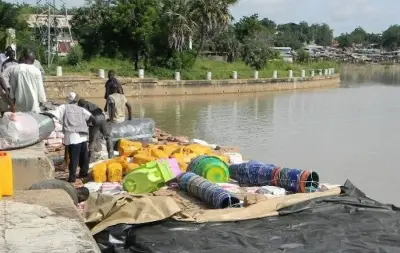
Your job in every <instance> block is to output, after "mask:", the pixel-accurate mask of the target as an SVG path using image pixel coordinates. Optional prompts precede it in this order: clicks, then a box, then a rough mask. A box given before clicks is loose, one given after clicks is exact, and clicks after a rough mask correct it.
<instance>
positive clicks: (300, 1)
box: [9, 0, 400, 36]
mask: <svg viewBox="0 0 400 253" xmlns="http://www.w3.org/2000/svg"><path fill="white" fill-rule="evenodd" d="M18 1H19V3H22V2H26V3H29V4H35V3H36V0H9V2H14V3H16V2H18ZM43 1H44V0H42V2H43ZM57 2H60V0H57ZM65 2H67V3H68V5H69V6H79V5H82V4H83V2H84V0H65ZM399 9H400V1H399V0H381V1H377V0H239V3H238V4H237V5H236V6H234V7H232V14H233V16H234V17H235V19H236V20H239V19H240V17H242V16H250V15H252V14H255V13H258V15H259V17H260V18H264V17H267V18H269V19H271V20H273V21H275V22H276V23H278V24H280V23H288V22H294V23H298V22H300V21H306V22H308V23H327V24H329V26H330V27H331V28H332V29H334V35H335V36H337V35H340V34H341V33H344V32H351V31H353V30H354V29H355V28H356V27H358V26H362V27H363V28H364V29H365V30H366V31H367V32H374V33H380V32H382V31H384V30H386V29H387V28H388V27H389V26H390V25H393V24H400V15H398V10H399Z"/></svg>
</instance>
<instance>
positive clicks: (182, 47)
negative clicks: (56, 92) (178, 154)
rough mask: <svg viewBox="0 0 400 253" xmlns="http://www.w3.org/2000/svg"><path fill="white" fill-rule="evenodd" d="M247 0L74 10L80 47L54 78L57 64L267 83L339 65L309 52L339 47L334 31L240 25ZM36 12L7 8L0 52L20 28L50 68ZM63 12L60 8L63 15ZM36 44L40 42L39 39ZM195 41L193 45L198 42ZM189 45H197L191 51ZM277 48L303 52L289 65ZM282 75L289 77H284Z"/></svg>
mask: <svg viewBox="0 0 400 253" xmlns="http://www.w3.org/2000/svg"><path fill="white" fill-rule="evenodd" d="M238 1H239V0H135V1H134V0H115V1H105V0H95V1H90V2H89V1H88V2H87V3H86V4H85V5H83V6H82V7H79V8H75V9H71V10H69V13H70V14H72V15H74V17H73V19H72V20H71V22H70V23H71V26H72V32H73V37H74V38H75V39H77V40H78V42H79V44H78V45H76V46H74V48H73V50H72V51H71V53H70V54H69V56H68V57H67V58H66V59H64V58H62V57H57V56H56V57H54V59H53V62H52V66H51V68H50V69H48V73H50V74H51V73H54V72H55V66H57V65H61V66H63V67H64V70H65V71H64V72H65V73H68V72H75V73H76V72H77V73H79V74H89V73H93V72H97V69H99V68H102V69H106V70H107V69H116V70H117V73H118V74H119V75H120V76H135V75H136V74H137V70H138V69H140V68H144V69H145V71H146V76H150V77H158V78H161V79H165V78H167V79H168V78H172V77H173V73H174V72H176V71H179V72H181V73H182V79H204V78H205V75H206V72H207V71H212V72H213V78H214V79H218V78H229V77H230V76H231V75H232V71H237V72H238V75H239V77H240V78H246V77H247V78H250V77H252V76H253V72H254V70H258V71H260V77H271V76H272V71H274V70H278V71H280V72H286V71H287V70H289V69H292V70H294V74H295V76H296V75H298V71H300V70H301V69H306V70H308V69H319V68H328V67H335V64H334V63H331V62H317V63H313V62H311V61H310V59H309V57H308V55H307V53H306V52H305V51H303V50H302V47H303V44H304V43H309V42H311V41H315V42H316V43H317V44H319V45H325V46H328V45H330V44H331V43H332V40H333V32H332V29H330V27H329V25H327V24H311V25H309V24H308V23H306V22H301V23H300V24H294V23H288V24H279V25H278V24H276V23H275V22H273V21H272V20H269V19H268V18H262V19H261V18H259V17H258V15H257V14H254V15H251V16H246V17H242V18H241V19H239V20H238V21H237V22H235V21H234V20H233V18H232V16H231V13H230V7H231V6H233V5H234V4H237V3H238ZM34 9H35V8H34V7H33V6H30V5H27V4H23V5H15V4H10V3H5V2H1V3H0V20H1V21H4V22H2V23H0V47H1V46H2V44H4V43H5V39H4V33H5V29H6V28H8V27H14V28H15V29H16V30H17V45H18V50H17V51H19V50H21V49H23V48H27V47H29V48H34V49H36V51H37V55H38V57H39V60H40V61H42V63H44V64H46V59H47V57H46V55H45V49H46V48H47V44H46V43H47V40H41V37H40V36H39V35H38V34H36V31H35V30H30V29H29V28H28V27H27V23H26V18H25V17H26V15H27V14H34V13H35V11H34ZM61 13H62V10H60V14H61ZM32 38H34V39H33V40H32ZM190 41H191V42H193V43H190ZM189 44H192V50H190V46H189ZM273 46H290V47H292V48H293V49H295V50H298V54H297V57H296V59H295V60H296V64H289V63H285V62H283V61H282V60H281V59H280V56H279V54H278V53H277V52H276V51H274V50H272V49H271V47H273ZM210 54H213V55H224V56H225V57H226V62H218V61H212V60H210V59H207V58H205V56H206V55H210ZM279 76H284V74H283V73H279Z"/></svg>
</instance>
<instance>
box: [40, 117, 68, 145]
mask: <svg viewBox="0 0 400 253" xmlns="http://www.w3.org/2000/svg"><path fill="white" fill-rule="evenodd" d="M53 121H54V126H55V127H54V131H53V132H51V134H50V136H49V137H48V138H47V139H46V140H44V143H45V144H46V147H47V149H48V150H50V151H54V150H57V149H59V148H61V147H62V145H63V139H64V134H63V132H62V130H63V129H62V125H61V124H60V122H59V121H58V120H57V119H55V118H53Z"/></svg>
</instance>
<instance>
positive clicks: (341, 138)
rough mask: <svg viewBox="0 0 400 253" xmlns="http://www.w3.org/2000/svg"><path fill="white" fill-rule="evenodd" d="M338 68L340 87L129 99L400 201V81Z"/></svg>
mask: <svg viewBox="0 0 400 253" xmlns="http://www.w3.org/2000/svg"><path fill="white" fill-rule="evenodd" d="M343 72H344V73H343V74H342V75H343V76H342V80H343V82H342V87H341V88H332V89H312V90H302V91H285V92H268V93H258V94H240V95H215V96H209V95H208V96H186V97H159V98H142V99H138V98H131V99H130V102H131V104H132V106H133V112H134V116H135V117H150V118H153V119H154V120H155V121H156V124H157V127H159V128H161V129H163V130H165V131H167V132H170V133H171V134H174V135H187V136H189V137H190V138H198V139H203V140H206V141H208V142H209V143H217V144H221V145H230V146H239V147H240V150H241V153H242V154H243V156H244V157H245V158H251V159H255V160H259V161H263V162H267V163H273V164H276V165H280V166H284V167H289V168H306V169H312V170H315V171H317V173H318V174H319V176H320V181H321V182H329V183H334V184H342V183H344V182H345V180H346V179H350V180H351V181H352V182H353V183H354V184H355V185H356V186H358V187H359V188H360V189H361V190H362V191H364V192H365V193H366V194H367V195H368V196H370V197H372V198H374V199H377V200H379V201H382V202H389V203H393V204H396V205H400V198H399V197H398V195H397V194H398V193H399V192H400V166H399V165H400V151H399V147H400V134H399V131H400V82H398V81H397V78H393V77H390V78H386V79H385V78H382V76H379V77H376V76H375V78H373V77H371V76H368V77H365V75H364V76H361V78H360V75H359V74H358V75H357V76H354V75H350V74H348V73H347V72H346V71H343ZM398 73H400V71H399V72H398ZM377 79H379V80H377ZM380 80H382V82H381V81H380ZM383 83H386V84H383ZM396 83H397V84H399V85H396ZM92 101H93V102H95V103H97V104H101V106H103V105H104V100H92Z"/></svg>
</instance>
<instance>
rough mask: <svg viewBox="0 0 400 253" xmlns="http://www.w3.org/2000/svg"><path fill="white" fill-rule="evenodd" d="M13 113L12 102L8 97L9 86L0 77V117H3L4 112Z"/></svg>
mask: <svg viewBox="0 0 400 253" xmlns="http://www.w3.org/2000/svg"><path fill="white" fill-rule="evenodd" d="M0 75H1V74H0ZM8 111H11V112H14V113H15V106H14V102H13V100H12V99H11V97H10V86H9V85H8V83H7V82H6V81H5V79H4V77H3V76H2V75H1V76H0V116H1V117H3V115H4V113H5V112H8Z"/></svg>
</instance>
